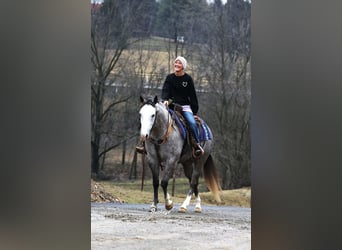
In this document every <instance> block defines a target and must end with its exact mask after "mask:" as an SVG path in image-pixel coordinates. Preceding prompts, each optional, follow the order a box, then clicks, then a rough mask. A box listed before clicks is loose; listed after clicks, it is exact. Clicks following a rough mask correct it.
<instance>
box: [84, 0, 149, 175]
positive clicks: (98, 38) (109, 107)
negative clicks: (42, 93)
mask: <svg viewBox="0 0 342 250" xmlns="http://www.w3.org/2000/svg"><path fill="white" fill-rule="evenodd" d="M151 3H152V1H151V0H145V1H133V0H130V1H124V0H106V1H104V2H103V4H102V5H101V6H100V7H97V8H92V12H91V63H92V75H91V77H92V78H91V82H92V84H91V153H92V154H91V156H92V164H91V167H92V172H93V173H95V174H97V173H98V171H99V168H100V158H101V157H103V156H104V155H105V154H106V152H108V151H110V150H112V149H113V148H115V147H117V146H118V145H120V143H121V142H120V141H115V140H113V137H111V136H107V135H108V134H109V133H110V131H111V129H112V127H113V123H116V122H117V121H120V120H118V119H117V118H118V115H117V116H116V118H115V119H113V115H114V114H113V110H115V109H118V107H122V106H123V107H124V104H125V103H126V102H127V101H128V100H129V98H130V97H131V94H130V92H128V93H127V92H126V93H123V94H121V93H119V94H115V93H113V92H112V90H113V88H111V87H110V85H111V84H113V83H115V82H116V79H115V77H116V76H115V74H113V72H114V71H120V70H121V69H120V67H119V64H118V61H119V59H120V58H121V56H122V53H123V51H124V50H126V49H127V48H128V46H129V45H130V44H132V43H134V42H136V41H137V40H138V38H136V39H135V37H141V36H142V34H148V30H146V26H144V25H146V23H149V18H150V15H149V12H148V11H147V10H148V7H149V5H150V4H151ZM118 138H119V139H121V140H126V139H127V138H122V137H118Z"/></svg>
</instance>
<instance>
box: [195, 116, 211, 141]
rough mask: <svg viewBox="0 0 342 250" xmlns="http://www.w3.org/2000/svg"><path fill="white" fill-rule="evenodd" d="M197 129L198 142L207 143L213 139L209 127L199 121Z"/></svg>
mask: <svg viewBox="0 0 342 250" xmlns="http://www.w3.org/2000/svg"><path fill="white" fill-rule="evenodd" d="M197 128H198V130H199V139H200V141H208V140H211V139H213V134H212V133H211V130H210V128H209V126H208V125H207V124H206V123H205V121H203V120H202V119H201V122H200V123H199V122H198V123H197Z"/></svg>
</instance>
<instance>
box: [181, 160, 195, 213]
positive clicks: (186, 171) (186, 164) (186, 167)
mask: <svg viewBox="0 0 342 250" xmlns="http://www.w3.org/2000/svg"><path fill="white" fill-rule="evenodd" d="M182 165H183V169H184V174H185V176H186V177H187V178H188V179H189V185H190V190H189V192H188V194H187V196H186V199H185V200H184V202H183V203H182V205H181V207H180V208H179V210H178V212H179V213H185V212H186V211H187V209H188V206H189V205H190V201H191V197H192V194H193V189H192V188H191V177H192V171H193V169H192V160H189V161H188V162H184V163H183V164H182Z"/></svg>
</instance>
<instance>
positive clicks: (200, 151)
mask: <svg viewBox="0 0 342 250" xmlns="http://www.w3.org/2000/svg"><path fill="white" fill-rule="evenodd" d="M203 154H204V150H203V148H202V146H201V145H200V144H199V143H197V145H196V147H195V156H196V157H200V156H202V155H203Z"/></svg>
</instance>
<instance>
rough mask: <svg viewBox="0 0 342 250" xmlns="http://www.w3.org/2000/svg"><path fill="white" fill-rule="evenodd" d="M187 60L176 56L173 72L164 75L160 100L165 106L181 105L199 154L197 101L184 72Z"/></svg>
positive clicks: (200, 151)
mask: <svg viewBox="0 0 342 250" xmlns="http://www.w3.org/2000/svg"><path fill="white" fill-rule="evenodd" d="M186 66H187V61H186V60H185V58H184V57H182V56H178V57H177V58H176V59H175V61H174V73H171V74H169V75H168V76H167V77H166V80H165V82H164V86H163V89H162V100H163V103H164V104H165V106H168V105H169V104H170V101H171V102H172V103H175V104H178V105H181V107H182V108H181V109H182V115H183V116H184V118H185V120H186V121H187V123H188V126H189V127H190V130H191V132H192V135H193V136H194V139H195V140H196V146H195V155H196V156H197V157H198V156H201V155H202V154H203V153H204V150H203V148H202V147H201V145H200V140H199V134H198V129H197V125H196V121H195V116H196V114H197V111H198V101H197V95H196V91H195V86H194V81H193V79H192V77H191V76H190V75H189V74H187V73H185V69H186Z"/></svg>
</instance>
